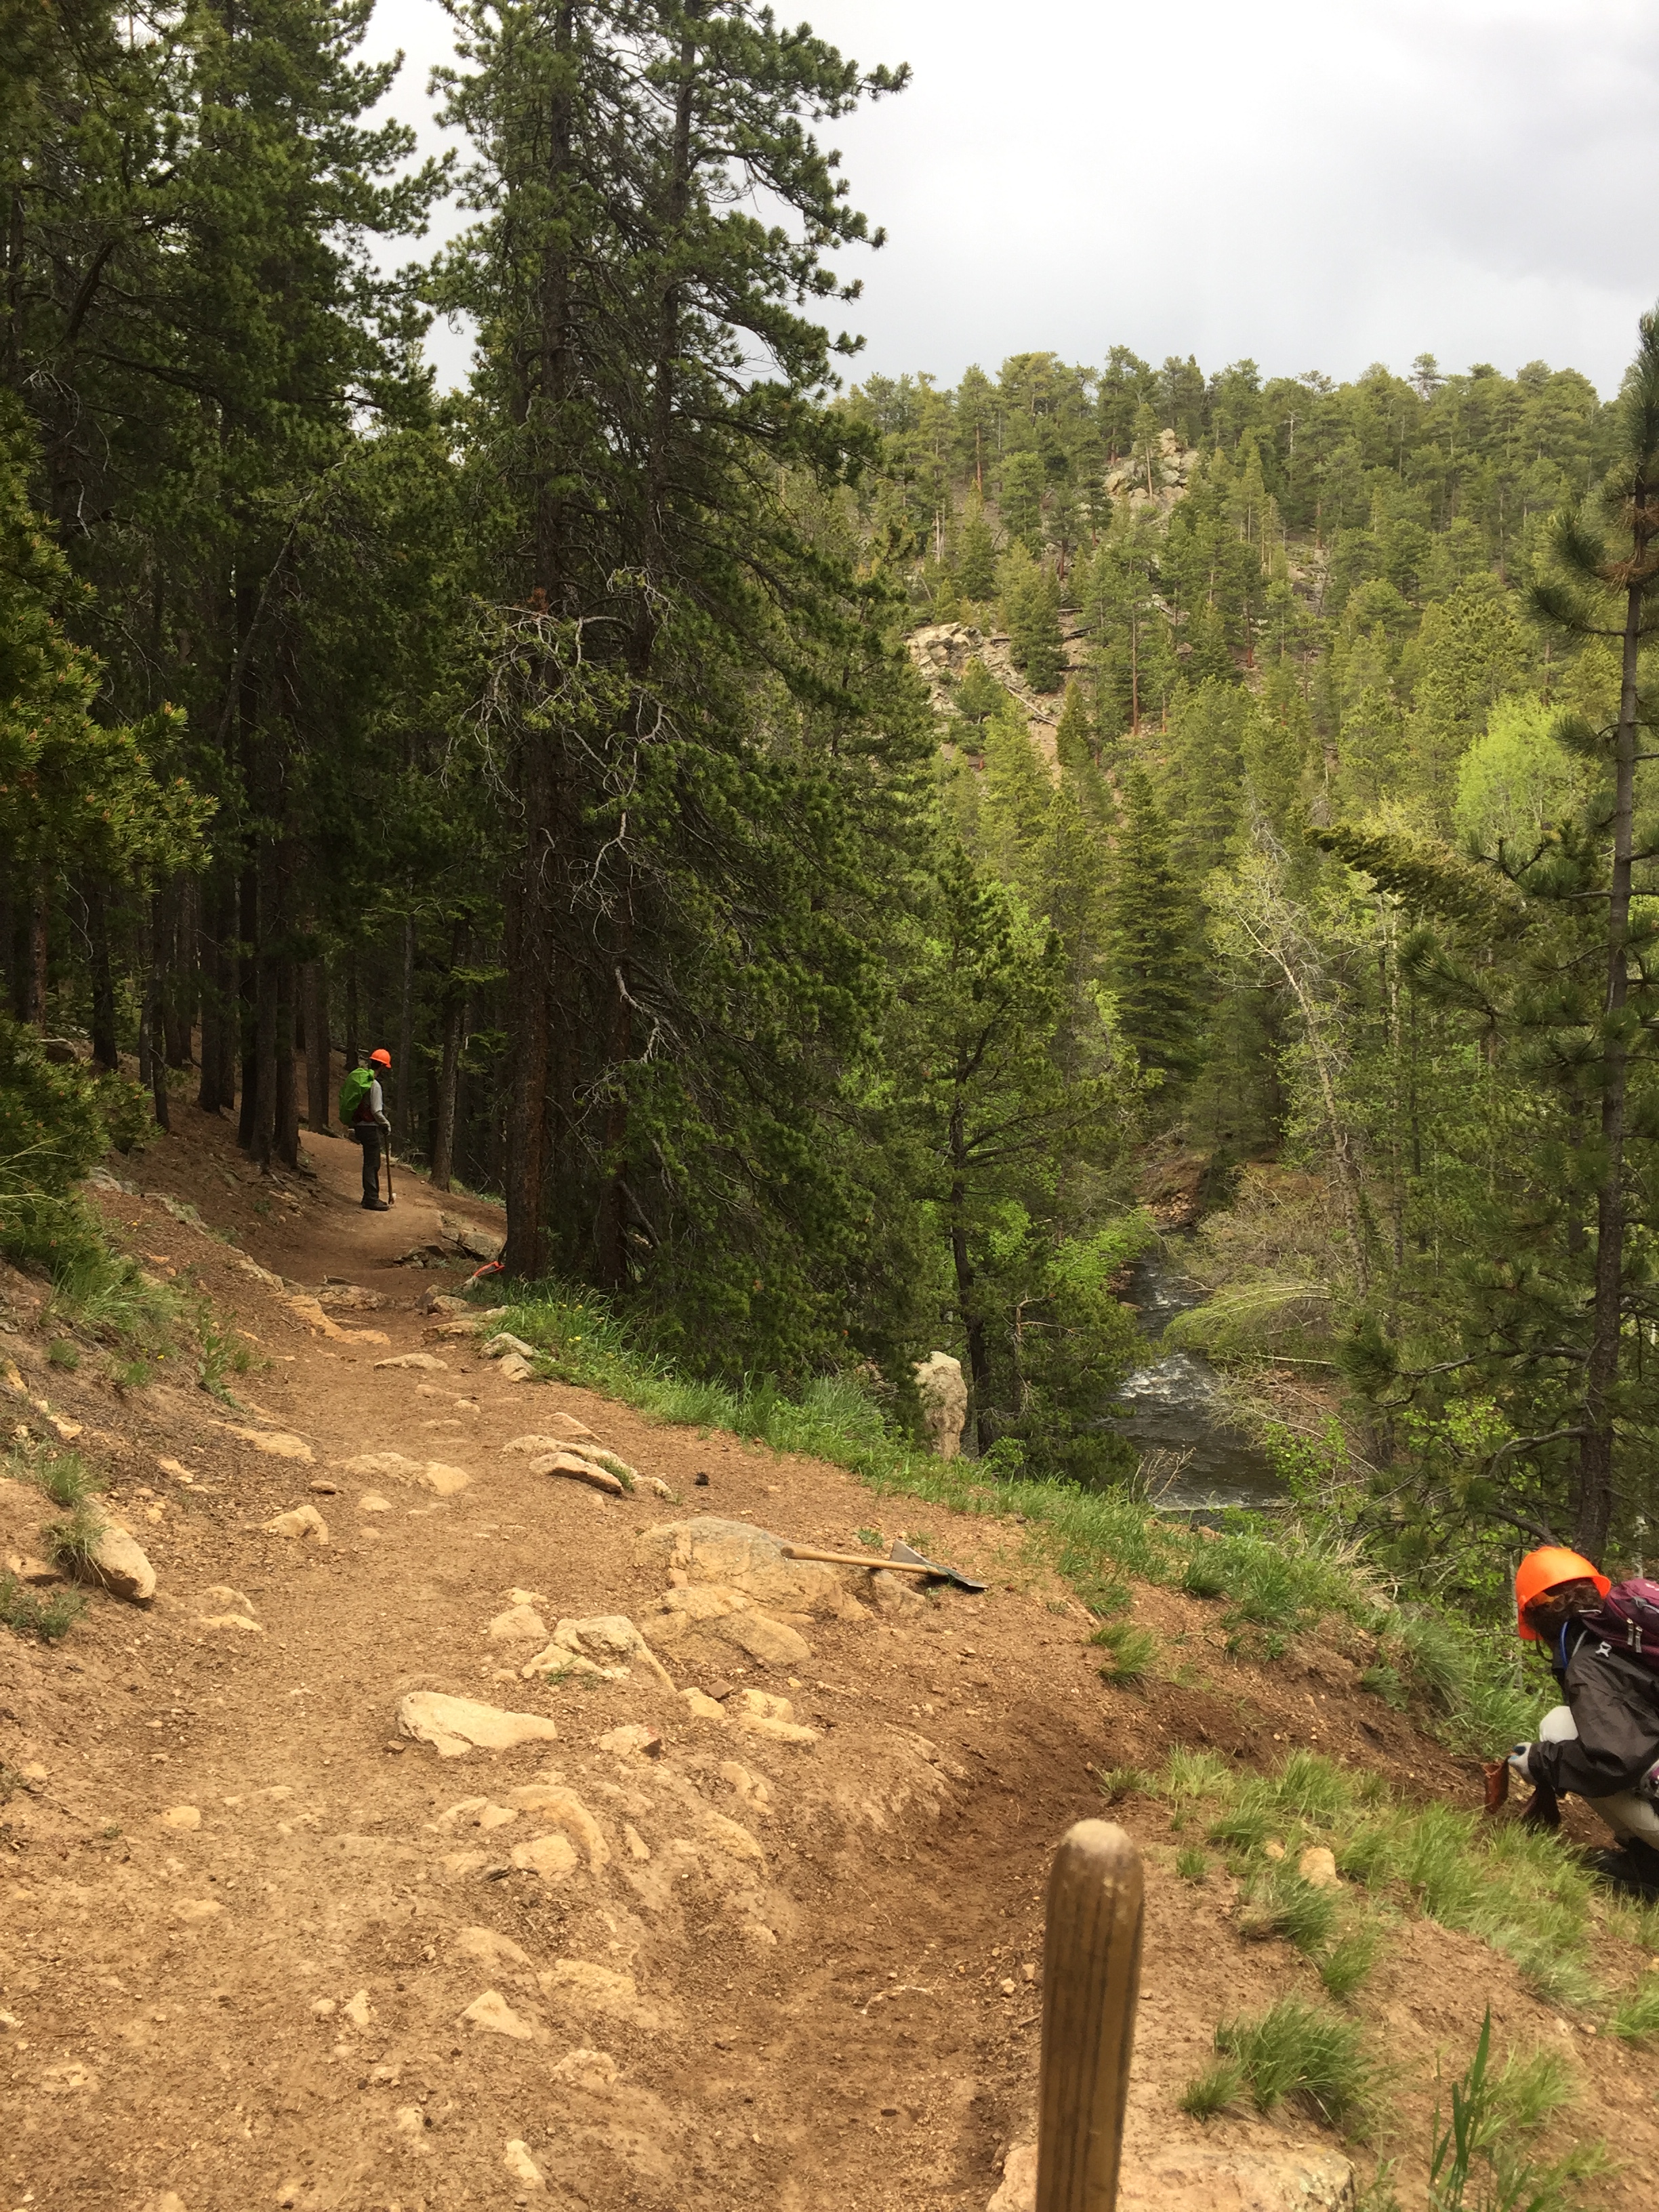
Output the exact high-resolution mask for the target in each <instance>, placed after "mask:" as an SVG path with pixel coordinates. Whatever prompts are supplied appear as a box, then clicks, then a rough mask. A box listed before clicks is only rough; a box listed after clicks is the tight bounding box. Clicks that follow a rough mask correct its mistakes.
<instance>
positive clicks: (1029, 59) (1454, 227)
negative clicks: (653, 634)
mask: <svg viewBox="0 0 1659 2212" xmlns="http://www.w3.org/2000/svg"><path fill="white" fill-rule="evenodd" d="M797 4H799V0H797ZM778 12H779V14H780V15H781V16H782V17H783V19H784V20H785V21H790V20H793V17H794V16H795V14H796V12H797V10H796V7H795V6H781V7H780V8H779V10H778ZM810 20H811V23H812V25H813V27H814V28H815V29H816V30H817V31H818V32H819V33H821V34H822V35H823V36H824V37H826V38H829V39H831V40H834V41H835V42H836V44H837V45H838V46H841V47H842V50H843V51H844V52H850V53H852V54H854V55H855V56H856V57H857V58H858V59H859V60H860V61H861V62H864V63H866V64H869V63H873V62H877V61H887V62H898V61H908V63H909V64H911V67H912V69H913V70H914V72H915V82H914V83H913V84H912V86H911V88H910V89H909V90H908V92H905V93H904V94H901V95H900V96H899V97H898V98H896V99H893V100H883V101H881V102H879V103H878V105H877V106H874V107H872V108H870V109H868V110H866V111H865V112H862V113H860V115H858V116H856V117H854V118H850V119H848V120H844V121H842V123H840V124H838V125H835V126H834V127H833V128H832V129H831V130H829V131H828V132H827V133H826V135H827V136H828V137H829V140H830V142H831V143H834V144H837V145H839V146H840V147H841V148H842V150H843V152H844V153H845V155H846V157H847V159H846V167H847V171H848V176H849V178H850V180H851V183H852V187H853V198H854V204H855V205H858V206H860V207H862V208H863V209H864V210H866V213H867V214H868V215H869V216H870V217H871V220H872V222H874V223H880V224H883V225H884V226H885V228H886V229H887V231H888V234H889V243H888V245H887V246H885V247H884V249H883V250H882V252H879V253H875V254H872V253H868V252H866V253H862V254H860V255H858V256H855V257H849V260H848V264H845V271H846V273H848V274H849V275H850V274H854V273H858V274H861V275H862V276H863V277H864V280H865V296H864V298H863V299H862V300H861V301H859V302H858V304H857V306H856V307H854V308H853V309H852V310H850V311H849V312H850V316H851V321H852V326H853V327H854V329H856V330H859V331H862V332H863V333H864V335H865V337H866V340H867V342H868V343H867V346H866V351H865V353H864V354H863V355H862V356H860V362H859V363H858V365H857V367H856V368H854V372H853V374H854V375H855V376H856V375H858V374H862V373H864V372H865V371H866V370H869V369H879V370H882V371H884V372H886V373H888V374H897V373H898V372H899V371H901V370H903V369H907V368H908V369H920V368H926V369H931V370H933V372H934V373H935V374H937V375H938V376H939V378H940V380H942V381H945V382H954V381H955V380H956V379H957V376H958V375H959V374H961V371H962V370H963V368H964V367H965V366H966V365H967V364H968V363H969V362H979V363H980V364H981V366H982V367H983V368H986V369H987V370H988V371H990V372H992V373H993V374H994V372H995V370H996V368H997V367H998V365H999V363H1000V362H1001V361H1002V360H1003V359H1004V358H1005V356H1007V355H1008V354H1010V353H1015V352H1024V351H1028V350H1035V349H1044V348H1046V349H1051V350H1053V351H1054V352H1057V353H1059V354H1061V355H1063V356H1065V357H1066V359H1068V360H1071V361H1076V362H1088V363H1098V362H1101V361H1102V360H1103V358H1104V356H1105V352H1106V349H1107V348H1108V347H1109V345H1112V344H1114V343H1121V344H1126V345H1129V346H1133V348H1134V349H1135V350H1136V352H1138V353H1140V354H1143V355H1145V356H1146V357H1147V358H1148V359H1149V360H1152V361H1154V362H1158V361H1161V360H1162V359H1163V358H1164V356H1165V355H1166V354H1170V353H1177V354H1182V355H1185V354H1188V353H1194V354H1196V355H1197V356H1198V359H1199V361H1200V364H1201V365H1202V366H1203V367H1204V368H1206V369H1209V368H1217V367H1219V366H1220V365H1221V364H1222V363H1223V362H1228V361H1232V360H1236V359H1237V358H1239V357H1240V356H1243V355H1247V354H1248V355H1249V356H1253V357H1254V358H1255V361H1256V362H1259V363H1260V365H1261V368H1262V369H1263V371H1264V373H1266V374H1270V375H1271V374H1298V373H1299V372H1301V371H1303V370H1304V369H1310V368H1319V369H1322V370H1324V371H1325V372H1326V373H1327V374H1329V375H1333V376H1336V377H1339V378H1341V377H1347V376H1352V375H1353V374H1357V373H1358V371H1359V370H1361V369H1363V368H1365V367H1366V366H1367V364H1368V363H1370V362H1373V361H1383V362H1388V363H1389V365H1390V366H1391V367H1393V368H1395V369H1400V370H1403V369H1405V368H1407V367H1408V366H1409V364H1410V362H1411V360H1412V358H1413V356H1414V355H1416V354H1419V353H1423V352H1428V353H1432V354H1435V355H1437V356H1438V358H1439V360H1440V362H1441V365H1442V366H1443V368H1465V367H1467V366H1468V364H1469V363H1470V362H1475V361H1491V362H1496V363H1497V364H1498V366H1499V367H1500V368H1504V369H1505V370H1512V369H1514V368H1517V367H1518V366H1519V365H1520V364H1521V363H1522V362H1527V361H1532V360H1535V359H1539V358H1541V359H1543V360H1546V361H1547V362H1550V363H1551V364H1552V366H1554V367H1563V366H1571V367H1575V368H1582V369H1583V370H1584V371H1585V372H1586V373H1587V374H1589V375H1590V376H1591V377H1593V378H1594V379H1595V382H1596V383H1597V385H1598V386H1600V387H1601V390H1602V391H1603V392H1608V391H1610V390H1612V389H1613V387H1614V386H1616V384H1617V381H1618V379H1619V376H1620V372H1621V370H1622V368H1623V367H1624V365H1625V363H1626V361H1627V360H1628V359H1629V357H1630V355H1631V352H1632V345H1633V340H1634V332H1635V322H1636V317H1637V315H1638V313H1640V312H1641V310H1642V309H1643V308H1644V307H1646V306H1649V305H1650V304H1652V302H1653V301H1654V299H1655V296H1656V294H1659V120H1656V118H1659V97H1656V95H1659V6H1656V5H1655V4H1654V0H1421V4H1419V0H1248V3H1247V0H1186V4H1185V5H1184V6H1182V7H1181V8H1179V9H1174V8H1170V7H1158V6H1149V5H1146V4H1142V5H1139V6H1136V7H1125V6H1112V5H1102V4H1100V0H1019V4H1018V5H1015V6H1012V7H1011V6H1009V5H1007V4H1006V0H996V4H994V0H821V4H819V5H817V6H816V7H814V8H813V9H811V15H810ZM394 46H403V47H404V49H405V50H406V52H408V55H409V64H408V66H407V67H406V69H405V70H404V78H403V81H402V83H401V85H400V88H399V89H398V93H397V94H395V95H394V98H393V100H392V105H393V106H396V108H397V109H398V112H401V113H403V114H404V115H406V116H407V117H408V118H410V120H411V121H415V122H417V123H422V122H424V120H425V118H427V117H428V114H429V109H428V103H427V101H426V98H425V82H426V75H427V70H428V67H429V66H430V64H431V63H432V62H433V61H434V60H435V59H439V58H443V57H444V55H445V54H446V53H447V47H448V40H447V18H446V17H445V16H444V15H443V13H442V11H441V9H440V8H439V6H438V4H437V0H380V9H379V15H378V17H377V20H376V26H375V30H374V37H373V47H374V51H376V52H380V51H386V50H388V49H390V48H392V47H394ZM423 135H424V136H425V137H426V140H427V143H430V144H433V145H436V144H439V143H444V142H443V140H442V135H441V134H440V133H437V132H436V131H431V130H430V129H429V128H428V130H427V131H425V132H424V134H423ZM452 220H453V219H452ZM447 227H448V226H446V228H447ZM435 353H436V355H437V356H438V357H439V359H440V360H441V363H442V366H443V368H444V370H445V372H446V376H447V378H448V377H452V376H453V375H457V374H460V373H461V372H462V371H463V370H464V368H465V343H464V342H463V341H462V340H461V339H459V338H458V337H447V338H446V337H445V336H444V335H443V334H441V333H440V334H437V336H436V340H435Z"/></svg>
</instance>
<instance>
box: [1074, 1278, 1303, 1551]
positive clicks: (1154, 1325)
mask: <svg viewBox="0 0 1659 2212" xmlns="http://www.w3.org/2000/svg"><path fill="white" fill-rule="evenodd" d="M1124 1303H1125V1304H1127V1305H1129V1306H1132V1307H1133V1309H1134V1311H1135V1313H1136V1314H1137V1316H1139V1322H1140V1331H1141V1334H1142V1335H1143V1336H1144V1337H1145V1338H1146V1350H1147V1355H1148V1356H1147V1358H1146V1360H1145V1362H1144V1363H1143V1364H1142V1365H1140V1366H1139V1367H1137V1368H1136V1369H1135V1370H1134V1371H1133V1374H1131V1375H1129V1376H1127V1378H1126V1379H1125V1382H1124V1384H1123V1387H1122V1389H1121V1391H1120V1392H1119V1394H1118V1398H1119V1402H1120V1404H1121V1406H1122V1407H1123V1408H1124V1410H1123V1411H1122V1413H1118V1414H1115V1415H1114V1416H1113V1418H1112V1419H1111V1421H1110V1423H1109V1426H1110V1427H1112V1428H1114V1429H1115V1430H1116V1431H1117V1432H1118V1434H1119V1435H1120V1436H1121V1437H1127V1438H1128V1440H1129V1441H1130V1443H1133V1445H1134V1446H1135V1447H1136V1449H1138V1450H1139V1453H1140V1455H1141V1459H1142V1462H1143V1465H1145V1467H1146V1474H1147V1477H1148V1481H1149V1490H1150V1495H1151V1497H1152V1503H1153V1504H1155V1505H1158V1506H1160V1507H1162V1508H1164V1510H1170V1511H1175V1512H1194V1511H1198V1512H1201V1511H1203V1510H1206V1508H1207V1509H1209V1510H1212V1511H1213V1510H1216V1509H1217V1508H1218V1507H1221V1506H1225V1505H1249V1506H1264V1505H1274V1504H1278V1503H1279V1501H1280V1499H1282V1498H1283V1497H1284V1495H1285V1488H1284V1485H1283V1483H1282V1482H1281V1481H1280V1480H1279V1477H1278V1475H1277V1474H1275V1473H1274V1472H1273V1466H1272V1463H1271V1462H1270V1461H1269V1460H1268V1458H1267V1454H1266V1453H1265V1452H1263V1451H1261V1449H1258V1447H1257V1446H1256V1445H1255V1444H1253V1443H1251V1442H1250V1441H1249V1437H1245V1436H1242V1435H1241V1434H1240V1433H1239V1431H1237V1429H1236V1428H1234V1427H1233V1426H1232V1425H1231V1423H1230V1422H1228V1421H1227V1420H1226V1419H1225V1417H1224V1416H1223V1415H1222V1413H1220V1411H1219V1410H1218V1408H1219V1407H1220V1405H1221V1403H1222V1402H1223V1391H1222V1384H1221V1378H1220V1376H1218V1374H1217V1373H1216V1370H1215V1369H1214V1368H1213V1367H1212V1366H1211V1364H1210V1363H1209V1361H1208V1360H1207V1359H1206V1358H1204V1357H1203V1356H1202V1354H1201V1353H1199V1352H1177V1351H1176V1350H1175V1348H1174V1347H1173V1346H1171V1347H1170V1349H1169V1350H1168V1351H1166V1350H1164V1330H1165V1328H1167V1327H1168V1326H1169V1324H1170V1322H1172V1321H1173V1320H1174V1319H1175V1317H1176V1315H1177V1314H1182V1313H1188V1312H1190V1311H1191V1310H1192V1309H1193V1308H1194V1306H1196V1305H1200V1304H1202V1303H1203V1292H1202V1291H1200V1288H1199V1286H1198V1285H1196V1284H1195V1283H1194V1282H1192V1281H1191V1280H1190V1279H1188V1277H1187V1276H1185V1275H1183V1274H1182V1272H1181V1266H1180V1251H1179V1247H1178V1245H1176V1246H1174V1247H1173V1249H1172V1246H1171V1244H1170V1243H1166V1244H1165V1245H1164V1246H1163V1247H1162V1248H1160V1249H1158V1251H1156V1252H1152V1253H1149V1254H1148V1255H1147V1256H1146V1258H1145V1259H1144V1260H1139V1261H1136V1263H1135V1267H1134V1272H1133V1275H1132V1276H1131V1278H1130V1282H1129V1288H1128V1290H1127V1292H1126V1294H1125V1297H1124Z"/></svg>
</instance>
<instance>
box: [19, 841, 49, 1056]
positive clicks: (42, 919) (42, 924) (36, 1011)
mask: <svg viewBox="0 0 1659 2212" xmlns="http://www.w3.org/2000/svg"><path fill="white" fill-rule="evenodd" d="M51 927H52V890H51V886H50V885H49V884H48V883H47V881H46V877H45V876H44V875H42V876H40V878H38V879H37V881H36V883H35V887H34V896H33V899H31V901H30V902H29V924H28V954H27V962H26V963H25V967H24V984H23V1019H24V1020H25V1021H26V1022H28V1023H31V1024H33V1027H34V1028H36V1029H37V1030H43V1029H45V1027H46V981H47V976H48V974H49V970H50V943H51V936H50V933H51Z"/></svg>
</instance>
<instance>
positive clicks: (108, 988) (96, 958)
mask: <svg viewBox="0 0 1659 2212" xmlns="http://www.w3.org/2000/svg"><path fill="white" fill-rule="evenodd" d="M86 898H87V935H88V940H89V943H90V945H91V959H90V963H89V964H90V966H91V969H92V1056H93V1059H94V1060H95V1061H96V1063H97V1064H98V1066H100V1067H107V1068H116V1067H118V1066H120V1064H121V1054H120V1048H119V1047H118V1044H117V1042H116V1036H115V971H114V968H113V966H112V962H111V957H110V943H109V901H108V899H107V897H106V894H105V890H104V886H103V884H101V883H100V881H99V880H98V879H97V878H95V877H94V878H93V880H92V881H91V883H89V884H88V887H87V894H86Z"/></svg>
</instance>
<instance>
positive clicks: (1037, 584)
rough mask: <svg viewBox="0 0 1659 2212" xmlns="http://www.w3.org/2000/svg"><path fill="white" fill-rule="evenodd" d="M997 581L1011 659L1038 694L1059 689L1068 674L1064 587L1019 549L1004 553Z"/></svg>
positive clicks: (1045, 569) (1015, 548)
mask: <svg viewBox="0 0 1659 2212" xmlns="http://www.w3.org/2000/svg"><path fill="white" fill-rule="evenodd" d="M998 581H999V583H1000V586H1001V590H1002V618H1003V620H1004V622H1005V623H1006V625H1007V629H1008V657H1009V659H1011V660H1012V662H1013V664H1014V665H1015V667H1016V668H1018V671H1019V672H1020V674H1021V675H1022V676H1023V677H1024V678H1025V680H1026V682H1027V683H1028V684H1030V687H1031V689H1032V690H1034V691H1057V690H1059V689H1060V678H1061V677H1062V676H1063V675H1064V674H1065V672H1066V641H1065V639H1064V637H1063V636H1062V635H1061V633H1060V586H1059V585H1058V584H1057V583H1056V582H1055V580H1054V577H1053V575H1052V574H1050V572H1049V571H1048V569H1047V568H1042V567H1040V566H1039V564H1038V563H1037V562H1035V561H1033V560H1032V559H1031V557H1030V555H1029V554H1028V553H1027V552H1026V551H1025V550H1024V546H1021V545H1016V546H1015V547H1014V548H1013V550H1012V551H1011V552H1009V553H1007V554H1005V555H1004V556H1003V560H1002V565H1001V567H1000V570H999V572H998Z"/></svg>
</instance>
